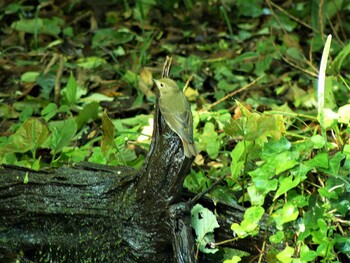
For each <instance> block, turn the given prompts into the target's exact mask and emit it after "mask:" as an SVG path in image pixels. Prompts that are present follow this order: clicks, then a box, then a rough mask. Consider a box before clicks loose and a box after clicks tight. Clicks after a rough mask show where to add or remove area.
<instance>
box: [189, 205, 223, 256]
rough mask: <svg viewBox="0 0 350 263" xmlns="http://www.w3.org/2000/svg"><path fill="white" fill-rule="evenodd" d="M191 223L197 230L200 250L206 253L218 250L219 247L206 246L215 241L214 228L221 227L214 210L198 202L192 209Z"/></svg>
mask: <svg viewBox="0 0 350 263" xmlns="http://www.w3.org/2000/svg"><path fill="white" fill-rule="evenodd" d="M191 225H192V227H193V228H194V230H195V232H196V236H197V239H196V240H197V243H198V244H199V248H200V250H201V251H202V252H204V253H215V252H217V251H218V249H210V248H207V247H206V245H207V244H209V243H211V242H214V239H213V232H214V229H215V228H218V227H220V226H219V224H218V222H217V220H216V217H215V215H214V214H213V212H211V211H210V210H209V209H207V208H205V207H203V206H201V205H200V204H196V205H195V206H194V207H193V208H192V210H191Z"/></svg>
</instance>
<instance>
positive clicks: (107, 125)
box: [101, 111, 116, 157]
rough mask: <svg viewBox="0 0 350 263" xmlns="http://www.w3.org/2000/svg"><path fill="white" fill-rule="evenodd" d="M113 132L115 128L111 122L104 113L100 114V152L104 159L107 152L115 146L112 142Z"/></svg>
mask: <svg viewBox="0 0 350 263" xmlns="http://www.w3.org/2000/svg"><path fill="white" fill-rule="evenodd" d="M114 130H115V127H114V125H113V123H112V121H111V120H110V119H109V118H108V115H107V113H106V111H104V112H103V114H102V132H103V134H102V139H101V151H102V153H103V155H104V156H105V157H106V156H107V154H108V152H109V150H110V149H113V148H116V144H115V142H114Z"/></svg>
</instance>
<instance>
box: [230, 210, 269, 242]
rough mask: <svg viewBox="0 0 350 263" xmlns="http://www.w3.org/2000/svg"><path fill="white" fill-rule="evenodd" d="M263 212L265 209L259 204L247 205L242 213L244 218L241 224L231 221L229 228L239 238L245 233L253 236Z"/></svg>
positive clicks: (244, 235)
mask: <svg viewBox="0 0 350 263" xmlns="http://www.w3.org/2000/svg"><path fill="white" fill-rule="evenodd" d="M264 212H265V210H264V208H262V207H261V206H252V207H249V208H248V209H247V210H246V211H245V213H244V219H243V221H242V222H241V224H240V225H239V224H237V223H233V224H232V225H231V229H232V230H233V231H234V232H235V234H236V235H237V236H239V237H240V238H244V237H246V236H247V235H252V236H253V235H255V234H257V233H258V232H257V229H258V222H259V221H260V219H261V217H262V216H263V215H264Z"/></svg>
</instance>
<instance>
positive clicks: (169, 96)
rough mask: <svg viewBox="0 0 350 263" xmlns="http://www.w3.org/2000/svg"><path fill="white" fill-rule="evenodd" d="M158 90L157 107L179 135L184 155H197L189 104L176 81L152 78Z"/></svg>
mask: <svg viewBox="0 0 350 263" xmlns="http://www.w3.org/2000/svg"><path fill="white" fill-rule="evenodd" d="M154 82H155V83H156V85H157V87H158V89H159V92H160V97H159V109H160V112H161V113H162V115H163V117H164V119H165V121H166V123H167V124H168V126H169V127H170V129H172V130H173V131H174V132H175V133H176V134H177V135H179V137H180V139H181V141H182V145H183V147H184V152H185V156H186V157H188V158H191V157H192V156H196V155H197V149H196V145H195V144H194V141H193V119H192V112H191V107H190V104H189V103H188V101H187V99H186V96H185V95H184V94H183V92H182V91H181V90H180V89H179V87H178V86H177V84H176V82H175V81H173V80H172V79H169V78H162V79H159V80H154Z"/></svg>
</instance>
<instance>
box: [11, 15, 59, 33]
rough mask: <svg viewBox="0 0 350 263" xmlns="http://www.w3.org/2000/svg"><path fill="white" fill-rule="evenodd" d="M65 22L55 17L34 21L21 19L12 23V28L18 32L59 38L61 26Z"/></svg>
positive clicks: (35, 19)
mask: <svg viewBox="0 0 350 263" xmlns="http://www.w3.org/2000/svg"><path fill="white" fill-rule="evenodd" d="M63 24H64V21H63V20H62V19H61V18H58V17H53V18H51V19H48V18H34V19H21V20H19V21H15V22H13V23H12V25H11V27H12V28H13V29H15V30H18V31H23V32H25V33H30V34H35V32H37V33H38V34H46V35H52V36H57V35H58V34H59V33H60V32H61V28H60V27H61V26H62V25H63Z"/></svg>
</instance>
